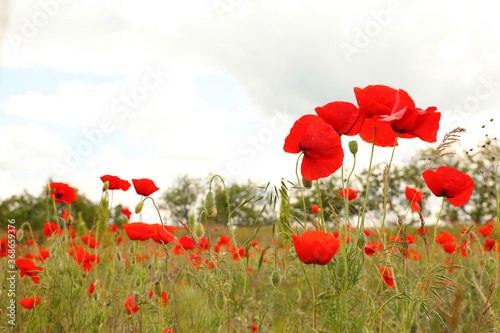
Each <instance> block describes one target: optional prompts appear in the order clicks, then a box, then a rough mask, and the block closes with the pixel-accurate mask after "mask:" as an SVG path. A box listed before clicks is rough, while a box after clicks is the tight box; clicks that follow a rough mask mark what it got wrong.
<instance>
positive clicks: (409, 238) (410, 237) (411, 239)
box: [406, 235, 417, 244]
mask: <svg viewBox="0 0 500 333" xmlns="http://www.w3.org/2000/svg"><path fill="white" fill-rule="evenodd" d="M406 242H407V243H408V244H415V243H416V242H417V239H416V238H415V236H413V235H408V236H406Z"/></svg>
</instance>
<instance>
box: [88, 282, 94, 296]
mask: <svg viewBox="0 0 500 333" xmlns="http://www.w3.org/2000/svg"><path fill="white" fill-rule="evenodd" d="M94 291H95V281H94V282H90V286H89V290H88V293H89V294H93V293H94Z"/></svg>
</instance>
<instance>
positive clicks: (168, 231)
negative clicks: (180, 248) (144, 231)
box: [151, 224, 175, 244]
mask: <svg viewBox="0 0 500 333" xmlns="http://www.w3.org/2000/svg"><path fill="white" fill-rule="evenodd" d="M151 228H152V229H156V233H155V234H154V235H153V236H151V238H152V239H153V241H155V242H156V243H158V244H162V243H163V244H167V243H168V242H171V241H172V240H173V239H174V238H173V236H172V235H173V234H174V231H175V227H174V226H171V225H165V226H162V225H161V224H151Z"/></svg>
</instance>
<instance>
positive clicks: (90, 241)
mask: <svg viewBox="0 0 500 333" xmlns="http://www.w3.org/2000/svg"><path fill="white" fill-rule="evenodd" d="M82 242H83V243H84V244H86V245H88V246H89V247H90V248H91V249H98V248H99V245H101V243H100V242H99V241H98V240H97V239H95V238H93V237H92V235H85V236H82Z"/></svg>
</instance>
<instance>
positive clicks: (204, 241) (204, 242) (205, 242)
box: [198, 237, 254, 251]
mask: <svg viewBox="0 0 500 333" xmlns="http://www.w3.org/2000/svg"><path fill="white" fill-rule="evenodd" d="M198 242H199V243H200V247H201V249H202V250H204V251H206V250H208V249H209V248H210V246H211V244H210V242H209V241H208V238H206V237H202V238H200V239H199V240H198ZM252 246H254V245H253V243H252Z"/></svg>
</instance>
